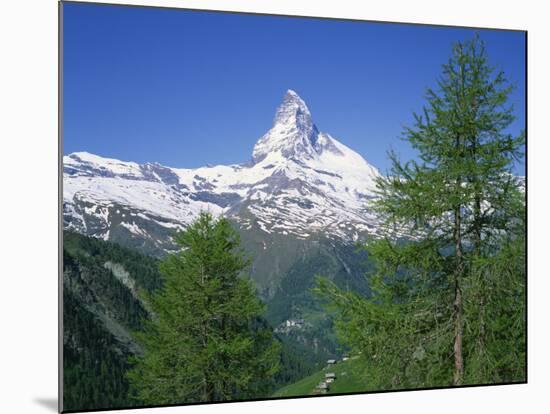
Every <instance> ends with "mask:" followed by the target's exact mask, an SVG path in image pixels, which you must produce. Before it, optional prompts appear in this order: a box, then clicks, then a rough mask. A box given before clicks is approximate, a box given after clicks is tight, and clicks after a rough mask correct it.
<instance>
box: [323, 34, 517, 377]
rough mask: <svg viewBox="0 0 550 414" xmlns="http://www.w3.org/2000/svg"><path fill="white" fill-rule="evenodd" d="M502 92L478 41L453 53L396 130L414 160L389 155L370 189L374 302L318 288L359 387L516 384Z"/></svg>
mask: <svg viewBox="0 0 550 414" xmlns="http://www.w3.org/2000/svg"><path fill="white" fill-rule="evenodd" d="M510 91H511V86H510V85H509V84H508V82H507V80H506V79H505V77H504V75H503V73H502V72H495V70H494V69H493V68H491V67H490V65H489V63H488V60H487V55H486V52H485V49H484V46H483V43H482V42H481V41H480V40H479V38H478V37H477V36H476V37H475V38H474V39H473V40H471V41H469V42H466V43H458V44H456V45H455V46H454V48H453V53H452V56H451V58H450V60H449V61H448V63H447V64H445V65H444V66H443V75H442V77H441V78H440V80H439V82H438V90H437V91H434V90H432V89H429V90H428V92H427V105H426V107H425V108H424V110H423V114H422V115H418V114H415V120H416V121H415V125H414V126H413V127H411V128H406V130H405V139H407V140H408V141H409V142H410V143H411V145H412V147H413V148H414V149H415V150H417V152H418V161H409V162H406V163H402V162H401V161H400V160H399V159H398V157H397V155H396V154H395V153H393V152H390V158H391V161H392V169H391V171H390V174H389V175H388V176H387V177H382V178H380V179H379V180H378V183H377V187H378V195H379V197H378V199H377V200H376V201H375V202H374V204H373V208H374V209H375V211H377V213H378V214H379V215H380V217H381V218H382V219H383V221H384V223H385V231H386V237H384V238H379V239H376V240H372V241H369V242H368V244H367V246H366V248H367V251H368V252H369V254H370V256H371V258H373V259H374V260H375V263H376V266H377V267H376V272H375V273H374V274H373V275H371V277H370V283H371V288H372V291H373V294H372V296H371V297H370V298H369V299H365V298H363V297H360V296H358V295H356V294H352V293H349V292H342V291H340V290H338V289H337V288H336V286H334V285H333V284H331V283H330V282H328V281H326V280H323V279H321V280H320V281H319V287H318V292H319V293H320V294H321V295H323V296H324V297H325V298H328V299H329V300H330V302H331V304H332V306H333V307H334V309H336V310H337V311H338V317H337V329H338V330H339V332H340V334H341V336H342V337H343V339H344V340H345V341H346V342H347V343H348V345H349V346H351V347H352V348H353V349H354V350H355V351H356V352H361V357H362V360H363V362H364V368H365V381H366V386H368V387H372V388H409V387H428V386H441V385H461V384H464V383H490V382H508V381H523V380H524V379H525V250H524V241H525V238H524V233H525V224H524V221H525V220H524V219H525V211H524V205H525V203H524V193H523V191H522V190H521V188H520V183H519V182H518V180H517V179H516V178H515V177H514V176H513V174H512V166H513V162H514V160H516V159H518V158H519V157H521V154H522V148H523V145H524V137H523V134H522V135H520V136H519V137H514V136H512V135H511V134H510V133H509V132H508V129H507V128H508V127H509V125H510V124H511V122H512V121H513V119H514V116H513V114H512V107H511V106H507V104H506V102H507V98H508V95H509V93H510Z"/></svg>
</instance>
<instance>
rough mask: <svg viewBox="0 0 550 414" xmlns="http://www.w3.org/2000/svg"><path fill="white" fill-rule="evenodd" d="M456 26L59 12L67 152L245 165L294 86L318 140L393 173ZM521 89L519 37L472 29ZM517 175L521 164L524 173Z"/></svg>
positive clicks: (106, 9)
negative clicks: (325, 137)
mask: <svg viewBox="0 0 550 414" xmlns="http://www.w3.org/2000/svg"><path fill="white" fill-rule="evenodd" d="M474 32H475V31H474V30H471V29H462V28H446V27H431V26H417V25H399V24H388V23H369V22H350V21H337V20H326V19H303V18H285V17H276V16H253V15H242V14H230V13H215V12H194V11H183V10H170V9H158V8H137V7H136V8H134V7H121V6H106V5H105V6H100V5H91V4H83V3H82V4H76V3H65V4H64V62H63V76H64V79H63V80H64V108H63V112H64V153H66V154H67V153H71V152H74V151H88V152H92V153H95V154H98V155H102V156H106V157H113V158H119V159H122V160H128V161H136V162H140V163H141V162H159V163H161V164H164V165H168V166H172V167H198V166H203V165H206V164H230V163H238V162H244V161H248V160H249V159H250V157H251V153H252V148H253V146H254V144H255V142H256V141H257V140H258V139H259V138H260V136H261V135H263V134H264V133H265V132H266V131H267V130H268V129H269V128H270V126H271V124H272V119H273V115H274V113H275V109H276V107H277V106H278V105H279V103H280V101H281V99H282V97H283V95H284V93H285V91H286V90H287V89H294V90H296V91H297V92H298V93H299V94H300V96H301V97H302V98H303V99H304V100H305V101H306V103H307V104H308V106H309V108H310V110H311V112H312V115H313V119H314V121H315V123H316V124H317V126H318V127H319V129H320V130H322V131H325V132H328V133H330V134H331V135H333V136H334V137H336V138H337V139H339V140H340V141H341V142H343V143H344V144H346V145H348V146H349V147H351V148H353V149H354V150H356V151H357V152H359V153H360V154H361V155H362V156H363V157H365V159H367V161H369V162H370V163H371V164H373V165H375V166H376V167H378V168H380V169H382V170H383V171H385V170H386V169H387V168H388V167H389V164H388V161H387V157H386V151H387V150H388V149H389V148H390V147H393V148H394V149H396V150H397V151H398V152H399V153H400V154H401V156H402V158H403V159H408V158H412V157H414V153H413V152H412V150H411V149H410V148H409V147H408V145H407V144H406V143H405V142H403V141H402V140H401V139H400V137H401V136H402V131H403V127H404V126H406V125H411V123H412V113H413V112H414V111H420V110H421V108H422V105H423V104H424V102H425V100H424V97H425V91H426V88H427V87H434V86H435V82H436V79H437V78H438V76H439V75H440V73H441V65H442V64H443V63H445V62H446V61H447V59H448V58H449V55H450V51H451V47H452V44H453V43H454V42H456V41H460V40H465V39H469V38H471V37H472V36H473V34H474ZM477 32H478V33H479V34H480V37H481V38H482V39H483V40H484V41H485V43H486V47H487V51H488V54H489V58H490V61H491V63H492V64H493V65H494V66H496V67H497V68H500V69H502V70H504V72H505V73H506V75H507V77H508V79H510V80H511V81H512V82H513V83H514V84H515V85H516V86H517V88H516V90H515V91H514V92H513V94H512V95H511V103H513V104H514V107H515V114H516V116H517V120H516V122H514V124H513V125H512V126H511V131H512V132H514V133H516V132H519V131H520V130H521V129H522V128H524V127H525V112H524V106H525V105H524V102H525V88H524V79H525V42H524V40H525V38H524V34H523V33H520V32H510V31H496V30H478V31H477ZM517 172H519V173H523V165H520V166H518V167H517Z"/></svg>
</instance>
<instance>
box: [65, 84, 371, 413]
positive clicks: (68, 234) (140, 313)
mask: <svg viewBox="0 0 550 414" xmlns="http://www.w3.org/2000/svg"><path fill="white" fill-rule="evenodd" d="M63 169H64V173H63V224H64V230H65V233H64V234H65V237H64V240H65V249H64V255H65V261H64V262H65V266H64V288H65V289H64V290H65V292H64V296H65V302H66V305H65V306H70V307H71V313H72V314H73V315H75V316H74V318H79V321H80V322H79V321H77V320H73V319H74V318H73V317H71V316H68V315H67V313H65V325H66V327H67V329H66V331H65V338H64V339H65V341H64V342H65V348H66V351H65V352H66V355H73V354H74V352H73V353H71V349H72V350H73V351H74V350H75V349H92V348H93V349H94V351H93V352H107V351H106V350H102V349H96V348H97V346H96V345H97V344H92V343H91V342H89V341H88V342H89V343H86V334H87V333H86V332H79V331H78V329H80V328H78V326H79V323H81V325H80V326H83V325H82V323H84V322H82V321H85V322H86V324H87V325H86V326H88V328H87V330H88V332H91V331H93V329H98V330H103V331H105V332H106V334H105V335H107V336H108V338H109V339H108V341H107V342H109V341H110V342H109V344H111V343H112V344H117V345H116V346H114V345H109V344H106V343H103V345H101V346H104V347H106V348H105V349H107V348H108V349H110V351H109V352H110V354H108V355H111V354H112V357H113V358H115V359H116V358H117V355H126V354H128V353H135V352H139V349H137V347H136V344H135V343H133V342H132V339H131V331H132V330H135V329H139V325H140V323H139V319H140V318H141V317H146V315H147V306H146V304H145V303H144V302H143V301H142V299H141V298H140V291H142V290H149V291H150V290H153V289H154V288H155V287H156V286H158V285H159V284H160V283H161V282H160V275H159V274H158V271H157V270H156V265H155V261H156V260H158V259H159V258H162V257H163V256H164V255H166V254H167V253H170V252H174V251H175V244H174V242H173V234H174V233H175V231H177V230H178V229H183V228H185V226H186V225H187V224H188V223H190V222H191V221H192V220H194V219H195V218H196V217H197V216H198V214H199V213H200V212H201V211H209V212H211V213H212V214H213V215H215V216H219V215H224V216H225V217H227V218H228V219H230V221H231V222H232V223H233V224H234V226H235V228H236V229H237V230H238V232H239V233H240V235H241V241H242V247H243V248H244V250H245V251H246V253H247V254H248V255H249V256H250V257H251V258H253V261H252V265H251V268H250V276H251V277H252V279H253V280H254V282H255V285H256V287H257V291H258V294H259V295H260V297H261V298H262V300H263V301H264V302H265V303H266V305H267V310H266V320H267V322H268V323H269V324H270V325H271V326H272V327H273V328H274V330H275V332H276V334H277V335H278V337H279V339H280V340H281V342H282V343H283V344H284V348H283V350H284V351H285V352H286V354H285V355H284V356H283V357H284V358H285V361H286V362H285V363H286V366H284V367H283V371H282V373H281V374H280V378H279V385H283V384H285V383H290V382H294V381H296V380H297V379H300V378H302V377H305V376H306V375H309V374H311V373H312V372H314V371H316V370H318V369H319V368H320V367H322V366H323V363H324V362H325V361H326V359H327V358H329V357H331V356H337V355H341V354H342V353H343V352H345V350H342V349H340V348H339V347H338V345H337V344H336V340H335V337H334V334H333V332H332V321H331V319H330V316H329V315H327V314H326V312H325V311H324V310H323V308H322V307H321V304H320V303H319V301H318V299H317V298H316V297H315V296H314V295H313V294H312V293H311V288H312V287H313V286H314V278H315V275H317V274H322V275H324V276H327V277H329V278H330V279H332V280H333V281H335V282H336V284H337V285H339V286H341V287H344V288H349V289H352V290H354V291H358V292H361V293H364V294H368V291H369V287H368V281H367V279H366V278H365V272H366V270H367V268H368V266H369V265H368V261H367V257H366V253H364V252H362V251H358V248H357V242H358V241H361V240H364V238H365V237H366V236H368V235H376V234H377V233H378V232H379V231H380V230H381V229H380V225H379V223H378V222H377V219H376V217H375V215H374V214H373V213H372V212H371V211H369V208H368V202H369V200H370V199H372V198H373V197H375V179H376V178H377V177H378V176H379V175H380V173H379V171H378V170H377V169H376V168H375V167H373V166H372V165H370V164H369V163H368V162H367V161H365V159H363V157H361V156H360V155H359V154H358V153H356V152H355V151H353V150H352V149H350V148H348V147H347V146H345V145H344V144H342V143H341V142H339V141H338V140H336V139H335V138H334V137H332V136H331V135H329V134H328V133H325V132H321V131H320V130H319V129H318V128H317V126H316V125H315V124H314V122H313V120H312V117H311V114H310V111H309V109H308V107H307V105H306V104H305V102H304V101H303V100H302V99H301V98H300V97H299V96H298V94H297V93H296V92H294V91H292V90H288V91H287V92H286V94H285V95H284V98H283V101H282V103H281V105H280V106H279V108H278V109H277V111H276V114H275V118H274V122H273V126H272V127H271V129H270V130H269V131H267V133H266V134H265V135H263V136H262V137H261V138H260V139H259V140H258V141H257V143H256V145H255V146H254V149H253V152H252V157H251V158H250V160H249V161H248V162H245V163H242V164H236V165H218V166H207V167H202V168H197V169H185V168H172V167H167V166H163V165H160V164H157V163H146V164H137V163H134V162H130V161H120V160H116V159H111V158H104V157H101V156H98V155H94V154H90V153H87V152H75V153H72V154H69V155H66V156H64V157H63ZM73 308H74V309H73ZM78 309H80V310H78ZM92 325H93V326H95V328H93V329H92V328H90V326H92ZM68 329H69V331H68ZM113 349H114V351H113ZM90 352H92V351H91V350H90ZM75 355H76V354H75ZM75 358H76V356H75ZM121 361H122V359H121ZM81 362H82V361H81ZM84 363H85V362H82V364H84ZM86 363H87V362H86ZM111 365H113V364H111ZM283 365H284V364H283ZM113 366H116V364H115V365H113ZM120 366H121V368H120V370H123V368H124V362H120ZM83 369H84V368H83ZM96 369H97V367H96ZM75 376H78V373H75ZM112 386H113V388H116V387H119V388H120V387H124V384H122V385H120V384H118V385H117V384H113V385H112ZM73 394H75V395H78V392H77V393H73ZM84 394H86V395H89V394H90V392H87V393H84ZM92 394H93V393H92ZM120 394H121V395H122V394H123V390H122V391H120ZM117 395H118V394H117ZM98 398H100V397H98ZM117 402H118V403H119V404H122V405H124V401H117ZM88 403H89V404H90V406H94V407H98V404H99V406H103V404H101V401H90V402H88ZM108 403H110V404H111V405H112V403H113V402H104V404H108ZM74 404H77V405H79V406H82V404H84V403H83V402H82V401H80V402H76V401H75V402H74Z"/></svg>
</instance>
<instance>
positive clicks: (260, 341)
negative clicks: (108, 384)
mask: <svg viewBox="0 0 550 414" xmlns="http://www.w3.org/2000/svg"><path fill="white" fill-rule="evenodd" d="M176 241H177V242H178V244H179V246H180V247H181V250H180V252H179V253H177V254H173V255H169V256H168V257H167V258H166V259H165V260H164V261H163V262H162V264H161V267H160V269H161V272H162V274H163V276H164V287H163V288H162V289H161V290H159V291H157V293H155V294H153V295H152V296H151V297H150V299H149V302H150V307H151V310H152V313H153V317H152V319H151V320H150V321H149V322H146V327H145V330H144V332H143V333H138V334H137V337H138V339H139V342H140V343H141V344H142V346H143V350H144V354H143V356H142V357H139V358H136V359H134V361H133V363H134V367H133V368H132V369H131V370H130V372H129V373H128V378H129V381H130V385H131V393H132V395H133V396H134V398H136V399H137V400H138V401H140V402H141V403H144V404H175V403H189V402H197V401H222V400H231V399H243V398H251V397H258V396H261V395H263V393H266V392H267V388H268V386H269V384H268V381H266V380H269V379H270V378H272V377H273V374H274V373H275V372H276V371H277V369H278V356H279V355H278V343H277V342H275V341H274V340H273V338H272V334H271V330H269V329H268V327H267V326H265V325H262V323H261V319H260V315H261V314H262V312H263V305H262V304H261V302H260V301H259V300H258V299H257V298H256V296H255V292H254V290H253V288H252V285H251V283H250V281H249V280H248V279H246V278H244V277H241V276H242V273H243V272H244V270H245V269H246V268H247V266H248V264H249V261H248V260H247V259H246V258H245V256H244V254H243V252H242V251H241V250H240V249H239V236H238V233H237V232H236V231H235V230H234V229H233V228H232V227H231V225H230V223H229V222H228V221H227V220H226V219H224V218H221V219H219V220H214V219H213V218H212V216H211V215H210V214H207V213H201V215H200V216H199V217H198V219H197V220H196V221H195V222H194V223H192V224H191V225H190V226H189V227H187V228H186V230H184V231H183V232H180V233H179V234H178V235H177V237H176Z"/></svg>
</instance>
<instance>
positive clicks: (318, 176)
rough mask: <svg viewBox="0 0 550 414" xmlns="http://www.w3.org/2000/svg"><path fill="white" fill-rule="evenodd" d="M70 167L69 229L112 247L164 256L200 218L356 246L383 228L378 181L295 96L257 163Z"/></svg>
mask: <svg viewBox="0 0 550 414" xmlns="http://www.w3.org/2000/svg"><path fill="white" fill-rule="evenodd" d="M63 164H64V179H63V187H64V188H63V198H64V219H65V227H66V228H69V229H72V230H75V231H78V232H81V233H85V234H89V235H94V236H96V237H102V238H104V239H108V240H114V241H116V240H118V239H120V238H122V239H125V240H126V239H128V237H131V238H132V240H134V239H135V242H136V243H142V242H144V240H145V242H144V243H152V244H154V245H155V246H157V247H159V248H161V249H164V248H165V247H162V246H164V244H163V243H165V240H166V237H169V234H171V233H170V232H171V231H172V229H174V228H182V227H183V226H185V225H186V224H187V223H189V222H191V221H192V220H193V219H194V218H196V217H197V215H198V214H199V212H200V211H210V212H212V213H213V214H214V215H216V216H217V215H220V214H223V215H225V216H227V217H231V218H232V219H234V220H235V221H236V222H238V223H239V225H240V226H241V228H242V229H244V230H247V231H248V230H251V229H254V228H256V229H260V230H261V231H263V232H265V233H269V234H282V235H290V234H292V235H294V236H296V237H298V238H304V239H305V238H307V237H309V236H310V235H312V234H316V233H319V234H323V235H325V236H330V237H335V238H340V239H345V240H350V239H353V240H355V239H356V238H357V237H359V234H362V233H365V232H366V233H371V234H372V233H376V232H377V228H378V222H377V219H376V217H375V216H374V215H373V214H372V212H371V211H369V208H368V200H369V199H372V198H373V197H375V182H376V178H377V177H378V176H379V175H380V173H379V172H378V170H377V169H376V168H374V167H373V166H371V165H370V164H369V163H368V162H367V161H365V159H364V158H363V157H362V156H361V155H360V154H358V153H357V152H355V151H353V150H352V149H351V148H349V147H347V146H346V145H344V144H343V143H341V142H339V141H338V140H336V139H335V138H333V137H332V136H331V135H329V134H327V133H325V132H320V131H319V130H318V129H317V127H316V126H315V124H314V122H313V120H312V117H311V113H310V111H309V109H308V107H307V105H306V103H305V102H304V101H303V100H302V99H301V98H300V96H298V94H297V93H296V92H294V91H292V90H288V91H287V92H286V94H285V95H284V98H283V101H282V103H281V104H280V106H279V108H278V109H277V111H276V114H275V119H274V122H273V126H272V127H271V129H270V130H269V131H268V132H267V133H266V134H265V135H264V136H263V137H261V138H260V140H259V141H258V142H257V143H256V145H255V147H254V153H253V162H252V163H245V164H235V165H217V166H206V167H201V168H195V169H187V168H171V167H166V166H163V165H160V164H157V163H146V164H137V163H134V162H129V161H120V160H117V159H112V158H104V157H101V156H98V155H94V154H90V153H86V152H78V153H73V154H69V155H66V156H64V157H63ZM251 231H252V230H251Z"/></svg>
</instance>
